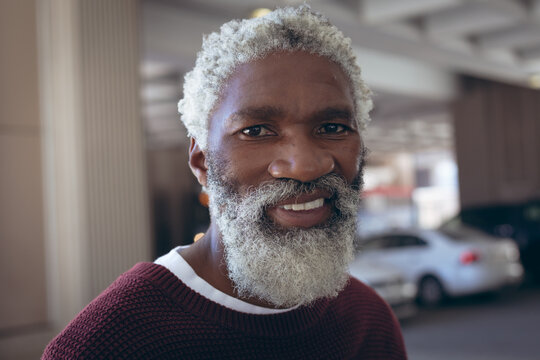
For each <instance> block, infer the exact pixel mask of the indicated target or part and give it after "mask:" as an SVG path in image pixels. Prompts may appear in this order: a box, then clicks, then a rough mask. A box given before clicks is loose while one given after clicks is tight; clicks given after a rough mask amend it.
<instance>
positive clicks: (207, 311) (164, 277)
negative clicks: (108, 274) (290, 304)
mask: <svg viewBox="0 0 540 360" xmlns="http://www.w3.org/2000/svg"><path fill="white" fill-rule="evenodd" d="M129 273H131V274H133V275H138V276H141V277H143V278H146V279H147V280H148V281H150V282H151V283H152V284H154V286H156V287H158V288H160V289H162V290H163V291H164V292H165V293H166V294H167V295H168V296H169V297H170V298H171V300H173V301H174V302H175V303H177V304H178V307H179V309H182V310H184V311H186V312H188V313H190V314H193V315H195V316H198V317H201V318H205V319H207V320H208V321H209V322H219V323H220V324H221V325H223V326H226V327H229V328H234V329H237V330H240V331H244V332H249V333H252V334H258V335H262V336H289V335H292V334H295V333H298V332H300V331H305V329H306V328H309V327H312V326H314V325H315V324H316V323H317V322H319V321H320V319H321V317H322V315H323V314H324V313H325V311H326V310H327V308H328V306H329V304H330V302H331V301H332V300H329V299H321V300H318V301H315V302H314V303H312V304H310V305H305V306H300V307H298V308H297V309H294V310H291V311H287V312H284V313H280V314H272V315H257V314H247V313H242V312H239V311H235V310H232V309H229V308H227V307H225V306H222V305H220V304H217V303H215V302H213V301H211V300H209V299H207V298H205V297H203V296H201V295H200V294H198V293H197V292H195V291H193V290H192V289H191V288H189V287H188V286H186V285H185V284H184V283H183V282H182V281H181V280H180V279H178V278H177V277H176V276H175V275H174V274H173V273H171V272H170V271H169V270H168V269H166V268H165V267H163V266H161V265H157V264H154V263H139V264H137V265H135V266H134V267H133V268H132V269H131V270H130V271H129Z"/></svg>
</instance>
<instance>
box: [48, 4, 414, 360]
mask: <svg viewBox="0 0 540 360" xmlns="http://www.w3.org/2000/svg"><path fill="white" fill-rule="evenodd" d="M370 109H371V101H370V93H369V90H368V89H367V87H366V86H365V85H364V83H363V81H362V79H361V77H360V69H359V67H358V66H357V64H356V59H355V56H354V55H353V52H352V49H351V44H350V40H349V39H347V38H345V37H344V35H343V34H342V33H341V32H340V31H339V30H338V29H337V28H336V27H334V26H333V25H331V24H330V23H329V22H328V20H327V19H325V18H324V17H323V16H321V15H319V14H316V13H314V12H312V11H311V9H310V8H309V7H308V6H301V7H298V8H283V9H278V10H276V11H274V12H272V13H270V14H268V15H266V16H265V17H262V18H257V19H251V20H243V21H231V22H229V23H226V24H224V25H223V26H222V27H221V30H220V32H219V33H213V34H211V35H209V36H208V37H206V38H205V39H204V42H203V47H202V50H201V52H200V53H199V54H198V56H197V63H196V65H195V68H194V69H193V70H192V71H191V72H190V73H188V74H187V75H186V78H185V84H184V99H182V100H181V101H180V103H179V111H180V113H181V114H182V121H183V122H184V124H185V126H186V127H187V129H188V132H189V136H190V137H191V145H190V148H189V165H190V167H191V169H192V171H193V173H194V175H195V176H196V177H197V179H198V181H199V183H200V184H201V185H202V186H203V187H204V188H205V189H206V191H207V192H208V194H209V196H210V205H209V207H210V214H211V224H210V227H209V229H208V231H207V232H206V233H205V235H204V236H203V237H202V238H201V239H200V240H199V241H198V242H196V243H195V244H193V245H191V246H188V247H180V248H176V249H173V250H172V251H171V252H170V253H169V254H167V255H165V256H163V257H161V258H159V259H157V260H156V262H155V263H140V264H137V265H136V266H135V267H134V268H132V269H131V270H130V271H128V272H127V273H125V274H123V275H122V276H120V277H119V278H118V279H117V280H116V282H115V283H113V284H112V285H111V286H110V287H109V288H108V289H107V290H105V292H103V293H102V294H101V295H100V296H99V297H98V298H96V299H95V300H94V301H93V302H92V303H90V304H89V305H88V306H87V307H86V308H85V309H84V310H83V311H82V312H81V313H80V314H79V315H78V316H77V317H76V318H75V319H74V320H73V321H72V322H71V323H70V324H69V325H68V327H67V328H66V329H65V330H64V331H63V332H62V333H61V334H60V335H58V336H57V337H56V338H55V339H54V340H53V341H52V342H51V344H49V346H48V347H47V349H46V351H45V354H44V358H46V359H53V358H54V359H56V358H69V359H74V358H111V359H112V358H114V359H117V358H125V359H139V358H140V359H232V358H234V359H249V358H252V359H405V358H406V354H405V349H404V345H403V339H402V336H401V332H400V328H399V324H398V323H397V321H396V319H395V317H394V316H393V314H392V312H391V310H390V309H389V307H388V305H387V304H386V303H384V301H383V300H381V299H380V298H379V297H378V296H377V295H376V294H375V293H374V291H372V290H371V289H370V288H368V287H367V286H365V285H364V284H362V283H361V282H359V281H357V280H355V279H353V278H351V277H350V276H349V275H348V273H347V267H348V263H349V262H350V261H351V260H352V258H353V255H354V251H355V242H354V238H355V236H354V235H355V227H356V221H355V219H356V213H357V210H358V206H359V201H360V191H361V185H362V165H363V159H364V144H363V142H362V137H361V131H362V130H363V129H364V127H365V126H366V123H367V121H368V119H369V116H368V112H369V110H370Z"/></svg>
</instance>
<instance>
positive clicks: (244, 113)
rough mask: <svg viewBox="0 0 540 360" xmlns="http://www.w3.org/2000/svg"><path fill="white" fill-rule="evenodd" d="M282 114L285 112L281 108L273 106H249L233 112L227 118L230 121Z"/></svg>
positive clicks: (273, 116)
mask: <svg viewBox="0 0 540 360" xmlns="http://www.w3.org/2000/svg"><path fill="white" fill-rule="evenodd" d="M284 114H285V112H284V111H283V109H280V108H277V107H275V106H259V107H255V106H250V107H247V108H244V109H240V110H238V111H236V112H234V113H233V114H232V115H231V116H230V117H229V119H230V120H232V121H234V120H240V119H242V118H248V119H259V120H270V119H272V118H275V117H279V116H283V115H284Z"/></svg>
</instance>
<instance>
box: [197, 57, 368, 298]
mask: <svg viewBox="0 0 540 360" xmlns="http://www.w3.org/2000/svg"><path fill="white" fill-rule="evenodd" d="M223 94H224V97H223V99H222V101H221V102H220V103H219V105H218V106H217V108H216V110H215V112H214V115H213V117H212V119H211V126H210V129H209V130H210V131H209V139H208V140H209V141H208V143H209V149H208V153H207V160H208V161H207V163H208V167H209V169H208V184H207V185H208V186H207V187H208V191H209V194H210V199H211V200H210V210H211V213H212V219H213V221H214V222H216V223H217V226H218V228H219V230H220V232H221V234H222V242H223V245H224V249H225V260H226V264H227V269H228V272H229V277H230V278H231V280H232V281H233V283H234V284H235V287H236V290H237V291H238V293H239V294H240V295H243V296H247V297H257V298H260V299H262V300H265V301H267V302H269V303H272V304H274V305H277V306H292V305H297V304H303V303H309V302H311V301H313V300H316V299H318V298H321V297H331V296H335V295H336V294H337V292H338V291H339V290H340V289H341V288H343V286H344V285H345V283H346V281H347V275H346V268H347V264H348V262H349V261H350V260H351V258H352V256H353V252H354V246H353V240H354V233H355V225H356V211H357V208H358V204H359V195H360V194H359V192H360V187H361V172H360V167H361V164H360V162H361V160H362V151H361V150H362V143H361V139H360V135H359V134H358V132H357V131H356V123H355V120H354V113H353V99H352V95H351V92H350V88H349V85H348V82H347V78H346V77H345V75H344V74H343V73H342V71H341V69H340V68H339V67H338V66H337V65H335V64H334V63H332V62H330V61H329V60H326V59H324V58H320V57H317V56H314V55H308V54H306V53H281V54H272V55H270V56H268V57H266V58H264V59H262V60H258V61H255V62H251V63H248V64H245V65H242V66H240V67H239V68H238V69H237V70H236V71H235V73H234V74H233V75H232V76H231V78H230V79H229V81H228V82H227V86H226V87H225V89H224V90H223Z"/></svg>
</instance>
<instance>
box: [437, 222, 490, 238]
mask: <svg viewBox="0 0 540 360" xmlns="http://www.w3.org/2000/svg"><path fill="white" fill-rule="evenodd" d="M439 232H440V233H442V234H443V235H446V236H447V237H449V238H450V239H452V240H455V241H475V240H480V238H481V237H482V234H481V233H480V232H478V231H476V230H473V229H470V228H468V227H465V226H463V224H462V223H461V221H460V220H459V219H453V220H452V221H449V222H448V223H446V224H445V225H443V226H441V227H440V228H439Z"/></svg>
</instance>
